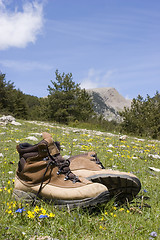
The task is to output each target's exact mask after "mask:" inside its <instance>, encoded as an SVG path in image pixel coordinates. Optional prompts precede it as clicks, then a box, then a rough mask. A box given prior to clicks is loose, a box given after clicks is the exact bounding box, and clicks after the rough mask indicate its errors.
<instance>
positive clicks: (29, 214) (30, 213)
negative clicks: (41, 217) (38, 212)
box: [27, 211, 35, 218]
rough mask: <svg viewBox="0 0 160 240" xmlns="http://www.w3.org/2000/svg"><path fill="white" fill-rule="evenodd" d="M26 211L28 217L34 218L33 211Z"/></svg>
mask: <svg viewBox="0 0 160 240" xmlns="http://www.w3.org/2000/svg"><path fill="white" fill-rule="evenodd" d="M27 213H28V217H29V218H34V217H35V215H34V212H31V211H28V212H27Z"/></svg>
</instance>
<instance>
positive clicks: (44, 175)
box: [13, 133, 109, 208]
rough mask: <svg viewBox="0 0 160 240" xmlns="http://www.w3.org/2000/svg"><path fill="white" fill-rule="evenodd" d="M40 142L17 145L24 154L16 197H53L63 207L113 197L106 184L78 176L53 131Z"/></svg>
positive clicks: (19, 164)
mask: <svg viewBox="0 0 160 240" xmlns="http://www.w3.org/2000/svg"><path fill="white" fill-rule="evenodd" d="M42 136H43V140H42V141H41V142H39V143H38V144H36V145H31V144H29V143H22V144H19V145H18V146H17V151H18V153H19V156H20V160H19V163H18V169H17V171H16V177H15V188H14V191H13V195H14V197H15V198H16V200H20V199H22V200H24V201H29V202H31V201H35V200H36V199H37V198H42V199H44V200H49V202H53V203H54V204H55V205H58V206H59V207H63V206H69V207H70V208H73V207H77V206H80V207H88V206H94V205H96V204H98V203H103V202H106V201H109V192H108V189H107V187H106V186H104V185H103V184H100V183H92V182H91V181H88V180H87V179H84V178H81V177H77V176H76V175H74V174H73V173H72V172H71V170H70V168H69V164H70V162H69V161H68V160H65V159H63V158H62V156H61V155H60V153H59V149H58V148H57V146H56V144H55V142H54V141H53V139H52V137H51V135H50V134H49V133H43V134H42Z"/></svg>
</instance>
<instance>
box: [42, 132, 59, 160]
mask: <svg viewBox="0 0 160 240" xmlns="http://www.w3.org/2000/svg"><path fill="white" fill-rule="evenodd" d="M42 137H43V139H44V140H45V141H46V142H47V143H48V149H49V153H50V155H51V156H54V155H56V154H59V153H60V152H59V150H58V148H57V146H56V144H55V142H54V141H53V138H52V136H51V134H50V133H47V132H43V133H42Z"/></svg>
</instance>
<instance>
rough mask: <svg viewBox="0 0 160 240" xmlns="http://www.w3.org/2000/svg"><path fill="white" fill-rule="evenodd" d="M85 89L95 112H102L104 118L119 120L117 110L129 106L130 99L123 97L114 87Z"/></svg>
mask: <svg viewBox="0 0 160 240" xmlns="http://www.w3.org/2000/svg"><path fill="white" fill-rule="evenodd" d="M86 91H87V92H88V93H89V94H91V96H92V99H93V104H94V110H95V112H96V113H97V114H102V115H103V116H104V118H105V119H106V120H109V121H111V120H116V121H120V120H121V119H120V116H119V114H118V111H122V110H123V109H124V107H130V106H131V100H129V99H126V98H124V97H123V96H122V95H120V94H119V93H118V91H117V90H116V89H115V88H112V87H107V88H93V89H87V90H86Z"/></svg>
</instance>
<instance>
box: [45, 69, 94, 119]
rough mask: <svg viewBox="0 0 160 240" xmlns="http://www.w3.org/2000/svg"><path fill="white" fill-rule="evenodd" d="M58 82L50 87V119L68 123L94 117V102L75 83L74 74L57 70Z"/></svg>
mask: <svg viewBox="0 0 160 240" xmlns="http://www.w3.org/2000/svg"><path fill="white" fill-rule="evenodd" d="M55 75H56V81H55V82H53V81H52V80H51V83H52V84H53V86H50V85H49V86H48V91H49V96H48V100H49V112H50V118H51V119H54V120H56V121H58V122H63V123H68V122H69V121H74V120H83V121H85V120H87V119H88V118H89V117H91V116H92V115H93V108H92V101H91V98H90V96H89V95H88V94H87V92H86V91H85V90H84V89H83V90H81V88H80V87H79V84H76V83H75V82H74V81H73V78H72V74H71V73H68V74H65V73H63V74H62V75H61V74H60V73H59V72H58V70H56V72H55Z"/></svg>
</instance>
